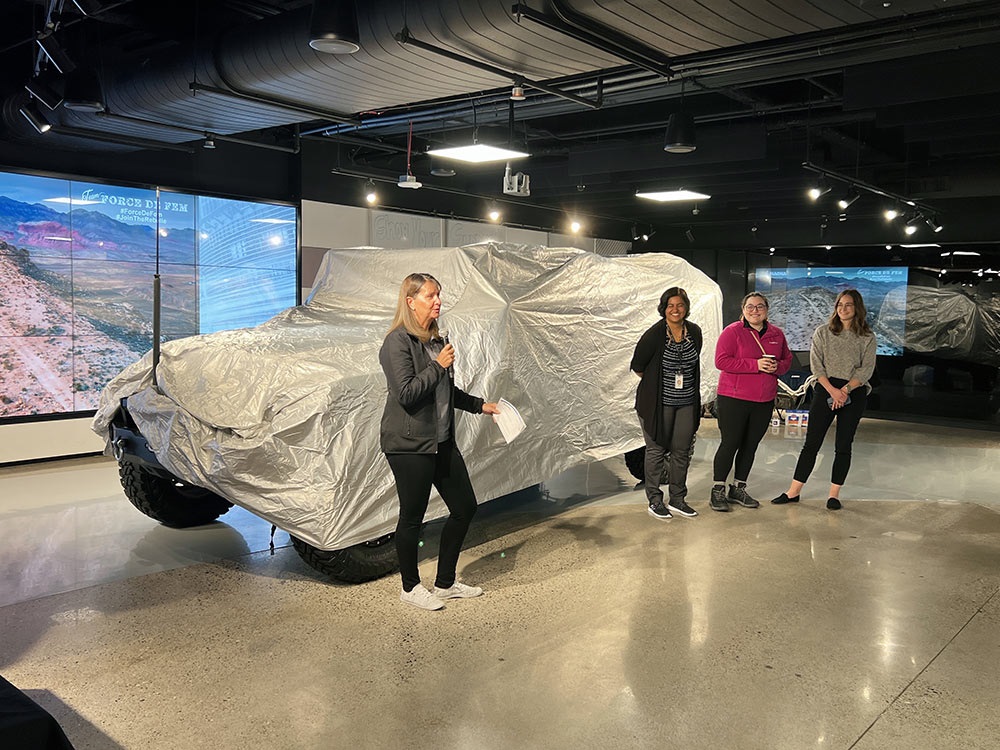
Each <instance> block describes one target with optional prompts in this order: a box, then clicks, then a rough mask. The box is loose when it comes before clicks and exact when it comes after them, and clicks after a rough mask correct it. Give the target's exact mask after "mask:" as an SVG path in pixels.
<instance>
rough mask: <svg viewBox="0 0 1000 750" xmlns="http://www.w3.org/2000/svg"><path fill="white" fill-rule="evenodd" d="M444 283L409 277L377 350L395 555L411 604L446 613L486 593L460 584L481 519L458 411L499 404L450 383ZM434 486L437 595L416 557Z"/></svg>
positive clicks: (483, 410)
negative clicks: (440, 516)
mask: <svg viewBox="0 0 1000 750" xmlns="http://www.w3.org/2000/svg"><path fill="white" fill-rule="evenodd" d="M440 315H441V284H440V283H438V280H437V279H435V278H434V277H433V276H431V275H430V274H429V273H411V274H410V275H409V276H407V277H406V278H405V279H403V283H402V284H401V285H400V288H399V299H398V301H397V303H396V317H395V318H394V319H393V321H392V326H391V327H390V329H389V333H388V334H387V335H386V337H385V341H384V342H383V343H382V349H381V350H380V351H379V362H380V363H381V365H382V371H383V372H384V373H385V379H386V385H387V386H388V392H387V393H386V398H385V410H384V411H383V413H382V427H381V431H380V442H381V446H382V451H383V452H384V453H385V457H386V459H387V460H388V461H389V468H391V469H392V475H393V477H394V478H395V480H396V494H397V495H398V497H399V523H398V524H397V525H396V553H397V554H398V555H399V572H400V574H401V575H402V578H403V591H402V593H401V594H400V597H399V598H400V599H402V600H403V601H404V602H406V603H407V604H412V605H413V606H415V607H420V608H421V609H441V607H442V606H443V604H442V600H443V599H466V598H469V597H474V596H479V595H480V594H482V593H483V590H482V589H481V588H479V587H478V586H467V585H466V584H464V583H462V582H461V581H458V580H456V578H455V568H456V567H457V565H458V554H459V552H460V551H461V549H462V541H463V540H464V539H465V533H466V531H468V529H469V523H470V522H471V521H472V517H473V515H475V513H476V493H475V491H474V490H473V489H472V482H471V481H469V472H468V470H467V469H466V468H465V461H464V460H463V459H462V454H461V453H459V452H458V446H456V445H455V409H456V408H457V409H462V410H464V411H467V412H471V413H473V414H497V413H499V409H498V407H497V405H496V404H494V403H486V402H484V401H483V399H481V398H477V397H476V396H470V395H469V394H468V393H466V392H465V391H463V390H462V389H461V388H459V387H458V386H456V385H455V383H454V381H453V380H452V369H451V368H452V365H453V364H454V362H455V347H454V346H452V345H451V344H450V343H448V342H447V341H445V340H442V338H441V335H440V332H439V331H438V318H439V317H440ZM431 486H434V487H436V488H437V490H438V492H439V493H441V499H442V500H444V502H445V505H447V506H448V512H449V516H448V520H447V521H446V522H445V524H444V528H443V529H442V530H441V547H440V550H439V552H438V568H437V578H436V579H435V582H434V590H433V592H432V591H429V590H428V589H427V588H425V587H424V585H423V584H422V583H421V582H420V573H419V571H418V570H417V551H418V548H419V545H420V526H421V524H422V523H423V520H424V513H426V512H427V502H428V500H429V499H430V494H431Z"/></svg>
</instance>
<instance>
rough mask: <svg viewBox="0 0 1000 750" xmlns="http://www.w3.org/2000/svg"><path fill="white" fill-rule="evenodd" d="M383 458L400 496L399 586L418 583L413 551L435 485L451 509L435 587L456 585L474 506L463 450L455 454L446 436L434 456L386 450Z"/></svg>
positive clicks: (473, 495)
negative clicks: (463, 546)
mask: <svg viewBox="0 0 1000 750" xmlns="http://www.w3.org/2000/svg"><path fill="white" fill-rule="evenodd" d="M385 457H386V459H388V461H389V468H391V469H392V475H393V477H394V478H395V480H396V494H397V495H398V496H399V522H398V523H397V524H396V554H397V555H398V556H399V572H400V575H401V576H402V578H403V589H404V590H405V591H412V590H413V588H414V587H415V586H416V585H417V584H419V583H420V573H419V572H418V570H417V551H418V549H419V546H420V527H421V525H423V522H424V514H425V513H426V512H427V502H428V500H430V495H431V485H433V486H434V487H437V490H438V492H440V493H441V499H442V500H444V502H445V505H447V506H448V511H449V513H450V515H449V516H448V520H447V521H446V522H445V524H444V529H443V530H442V531H441V548H440V550H439V551H438V568H437V578H436V579H435V581H434V585H435V586H438V587H439V588H443V589H446V588H449V587H450V586H452V585H454V583H455V568H456V567H457V566H458V555H459V553H460V552H461V551H462V542H463V541H464V540H465V534H466V532H467V531H468V530H469V524H470V523H472V517H473V516H474V515H475V514H476V508H477V505H476V493H475V490H473V489H472V482H471V481H470V480H469V471H468V469H466V468H465V461H464V460H463V459H462V454H461V453H459V452H458V448H456V447H455V443H454V441H452V440H449V441H447V442H444V443H439V444H438V452H437V453H436V454H432V453H387V454H386V455H385Z"/></svg>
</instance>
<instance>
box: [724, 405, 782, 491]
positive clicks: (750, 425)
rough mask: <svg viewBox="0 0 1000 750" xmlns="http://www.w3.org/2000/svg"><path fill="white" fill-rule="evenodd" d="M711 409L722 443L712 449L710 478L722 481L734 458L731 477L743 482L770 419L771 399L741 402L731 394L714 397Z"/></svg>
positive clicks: (748, 474)
mask: <svg viewBox="0 0 1000 750" xmlns="http://www.w3.org/2000/svg"><path fill="white" fill-rule="evenodd" d="M715 411H716V414H717V415H718V418H719V433H720V434H721V436H722V442H721V443H720V444H719V449H718V450H717V451H716V452H715V461H714V464H713V467H712V471H713V479H714V480H715V482H716V483H722V482H725V481H726V477H728V476H729V470H730V469H731V468H733V458H734V457H735V459H736V472H735V474H734V475H733V476H734V478H735V479H736V481H737V482H745V481H747V478H748V477H749V476H750V469H752V468H753V459H754V454H755V453H757V446H758V445H760V441H761V438H763V437H764V433H765V432H767V426H768V424H769V423H770V421H771V413H772V412H773V411H774V401H773V400H771V401H764V402H759V401H745V400H743V399H741V398H732V397H731V396H717V397H716V399H715Z"/></svg>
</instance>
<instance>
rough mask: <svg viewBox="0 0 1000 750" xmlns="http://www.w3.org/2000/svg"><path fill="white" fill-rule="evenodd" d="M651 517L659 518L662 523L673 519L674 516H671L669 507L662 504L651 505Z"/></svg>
mask: <svg viewBox="0 0 1000 750" xmlns="http://www.w3.org/2000/svg"><path fill="white" fill-rule="evenodd" d="M649 515H651V516H652V517H653V518H659V519H660V520H661V521H669V520H670V519H671V518H673V516H672V515H670V511H669V510H667V506H666V505H664V504H663V503H662V502H661V503H657V504H656V505H650V506H649Z"/></svg>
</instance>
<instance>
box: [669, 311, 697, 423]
mask: <svg viewBox="0 0 1000 750" xmlns="http://www.w3.org/2000/svg"><path fill="white" fill-rule="evenodd" d="M697 364H698V350H697V349H696V348H695V345H694V342H693V341H691V338H690V337H689V336H688V335H687V330H686V329H685V335H684V339H683V340H681V341H674V337H673V336H672V335H671V334H670V330H669V329H668V330H667V343H666V346H664V347H663V363H662V368H661V369H662V372H663V405H664V406H688V405H690V404H696V403H698V399H699V396H698V392H697V391H696V390H695V382H694V380H695V378H694V370H695V367H696V365H697ZM678 375H680V376H681V378H682V380H681V383H682V384H681V387H680V388H678V387H677V385H678V377H677V376H678Z"/></svg>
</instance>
